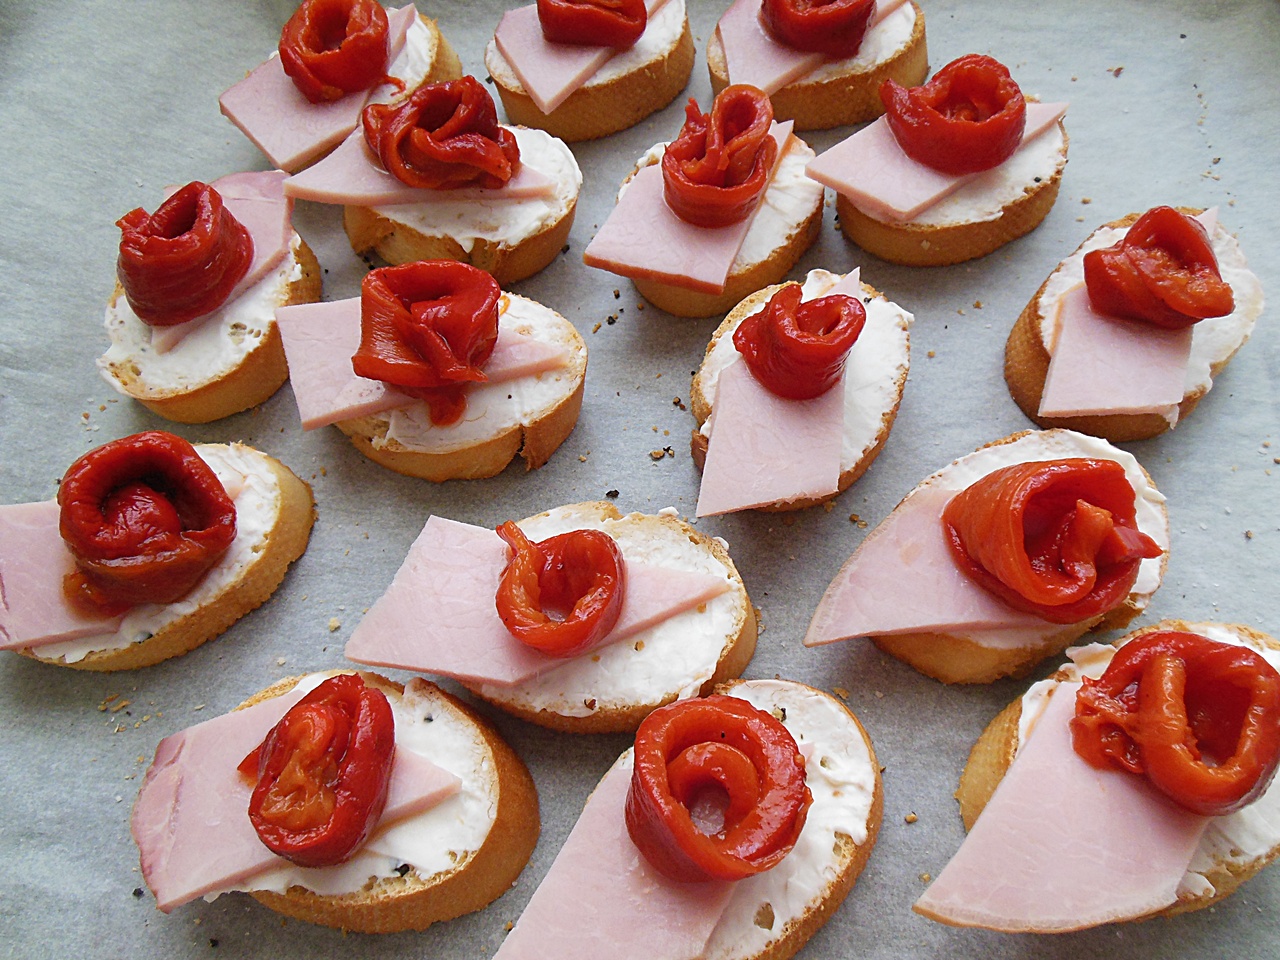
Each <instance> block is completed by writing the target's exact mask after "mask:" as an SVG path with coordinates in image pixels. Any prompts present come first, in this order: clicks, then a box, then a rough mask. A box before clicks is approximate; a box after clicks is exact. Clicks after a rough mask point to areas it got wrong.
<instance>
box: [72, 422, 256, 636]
mask: <svg viewBox="0 0 1280 960" xmlns="http://www.w3.org/2000/svg"><path fill="white" fill-rule="evenodd" d="M58 504H59V506H60V507H61V512H60V515H59V532H60V533H61V534H62V539H63V540H64V541H65V542H66V544H67V548H68V549H69V550H70V551H71V553H72V555H73V556H74V557H75V561H76V570H75V572H74V573H71V574H69V575H68V576H67V579H66V582H65V584H64V589H65V590H66V593H67V596H68V598H69V599H71V600H72V601H73V602H74V603H77V604H80V605H82V606H85V607H86V608H88V609H91V610H98V611H101V612H104V613H108V614H113V613H118V612H120V611H121V610H123V609H127V608H128V607H130V606H133V605H134V604H139V603H172V602H173V601H175V600H178V599H181V598H182V597H183V596H185V595H186V594H187V593H188V592H189V591H190V590H191V588H192V587H194V586H195V585H196V584H197V583H198V582H199V581H200V578H201V577H203V576H204V575H205V573H206V572H208V570H209V568H211V567H212V566H213V565H214V564H215V563H217V562H218V561H219V560H220V559H221V558H222V555H223V554H224V553H226V552H227V548H228V547H230V546H231V542H232V541H233V540H234V539H235V537H236V508H235V504H234V503H232V502H231V498H230V497H228V496H227V492H226V490H224V489H223V486H222V483H221V482H220V481H219V480H218V476H217V474H215V473H214V472H213V470H212V469H210V467H209V465H208V464H206V463H205V462H204V461H203V460H201V459H200V455H199V454H197V453H196V451H195V448H193V447H192V446H191V444H189V443H188V442H187V441H186V440H183V439H182V438H181V437H177V436H174V435H173V434H171V433H163V432H161V431H159V430H153V431H150V432H148V433H138V434H134V435H133V436H131V437H124V438H122V439H120V440H113V441H112V442H111V443H107V444H104V445H103V446H101V447H98V448H97V449H96V450H91V451H89V452H88V453H86V454H85V455H84V456H83V457H81V458H80V459H79V460H77V461H76V462H75V463H73V464H72V465H71V466H70V467H68V468H67V472H66V474H65V475H64V476H63V478H62V484H61V486H60V487H59V488H58Z"/></svg>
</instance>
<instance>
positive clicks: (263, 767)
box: [238, 673, 396, 867]
mask: <svg viewBox="0 0 1280 960" xmlns="http://www.w3.org/2000/svg"><path fill="white" fill-rule="evenodd" d="M395 748H396V727H395V717H394V716H393V715H392V713H391V704H390V703H388V702H387V697H386V695H385V694H384V693H383V692H382V691H381V690H378V689H376V688H375V687H371V686H369V685H367V684H366V683H365V682H364V680H363V678H361V677H360V676H359V675H357V674H354V673H343V674H339V675H338V676H336V677H330V678H329V679H328V680H325V681H324V682H323V683H322V684H320V685H319V686H318V687H316V688H315V689H314V690H312V691H311V692H310V693H308V694H307V695H306V696H304V697H303V698H302V699H301V700H299V701H298V702H297V703H296V704H294V706H293V707H292V708H291V709H290V710H289V712H288V713H286V714H285V715H284V717H283V718H282V719H281V720H280V722H279V723H277V724H276V725H275V726H274V727H272V728H271V732H270V733H268V734H267V736H266V738H265V739H264V740H263V741H262V743H261V744H259V745H258V746H257V747H255V748H254V750H253V751H252V752H251V753H250V754H249V755H248V756H247V757H245V758H244V760H242V761H241V762H240V766H239V767H238V769H239V771H240V772H241V773H242V774H244V775H245V776H246V777H248V778H249V779H250V780H252V781H254V783H255V786H254V788H253V794H252V795H251V796H250V798H249V820H250V822H251V823H252V824H253V829H254V830H255V831H257V834H258V837H259V839H261V840H262V842H263V844H265V845H266V847H267V849H269V850H270V851H271V852H272V853H274V854H277V855H279V856H281V857H284V858H285V859H287V860H291V861H293V862H294V863H296V864H299V865H300V866H304V867H330V866H333V865H334V864H337V863H343V862H344V861H346V860H348V859H350V857H351V855H352V854H353V853H355V852H356V850H358V849H359V847H360V845H361V844H362V843H364V841H365V840H366V839H367V838H368V836H369V834H370V832H371V831H372V830H373V828H374V827H375V826H376V825H377V823H378V818H379V817H381V816H382V810H383V808H384V807H385V806H386V803H387V789H388V787H389V786H390V785H391V765H392V761H393V760H394V759H395Z"/></svg>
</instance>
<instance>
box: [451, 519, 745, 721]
mask: <svg viewBox="0 0 1280 960" xmlns="http://www.w3.org/2000/svg"><path fill="white" fill-rule="evenodd" d="M519 525H520V528H521V529H522V530H523V531H524V532H525V535H526V536H528V537H529V539H530V540H534V541H537V540H545V539H546V538H547V537H551V536H555V535H556V534H558V533H562V532H565V531H568V530H578V529H583V528H587V529H598V530H604V531H605V532H606V533H608V534H610V535H611V536H612V537H613V538H614V539H615V540H617V542H618V545H619V547H620V548H621V549H622V553H623V556H631V557H636V558H638V559H642V560H644V561H645V562H648V563H654V564H661V565H663V566H667V567H671V568H674V569H678V570H690V571H696V572H701V573H710V574H714V575H717V576H723V577H724V578H725V579H726V580H727V581H728V583H729V589H728V590H727V591H726V592H725V593H722V594H720V595H719V596H717V597H714V598H713V599H711V600H709V601H707V602H706V603H705V604H702V605H700V606H699V607H697V608H695V609H693V610H688V611H686V612H685V613H681V614H678V615H676V616H674V617H671V618H670V619H669V620H666V621H664V622H662V623H659V624H657V625H656V626H653V627H650V628H649V629H648V630H644V631H641V632H640V633H638V634H636V635H635V636H633V637H630V638H628V639H627V640H624V641H621V642H619V643H615V644H611V645H609V646H605V647H602V648H600V649H598V650H596V651H595V652H594V653H592V654H590V655H587V656H583V657H578V658H575V659H573V660H569V661H567V662H566V663H565V664H564V665H562V666H559V667H557V668H555V669H554V670H550V671H548V672H546V673H544V674H542V675H540V676H538V677H535V678H534V679H532V680H530V681H527V682H526V683H523V684H520V685H518V686H515V687H500V686H497V685H494V684H489V683H481V684H469V685H467V686H468V689H470V690H471V691H472V692H473V693H475V694H476V695H477V696H480V697H483V698H484V699H485V700H488V701H489V702H490V703H492V704H494V705H495V706H498V707H501V708H502V709H503V710H506V711H507V712H508V713H511V714H514V715H515V716H517V717H520V718H521V719H523V720H528V721H530V722H532V723H536V724H539V725H540V726H544V727H549V728H551V729H553V730H563V731H566V732H568V733H620V732H624V731H631V730H634V729H635V728H636V727H638V726H639V725H640V721H641V720H643V719H644V718H645V717H647V716H648V715H649V714H650V713H651V712H652V711H653V710H655V709H656V708H658V707H660V706H662V705H663V704H664V703H670V702H671V701H672V700H678V699H680V698H682V697H690V696H698V695H700V694H705V693H708V692H710V690H711V688H712V687H714V686H715V685H716V684H717V683H720V682H722V681H724V680H728V679H730V678H732V677H736V676H738V675H739V674H741V673H742V671H743V670H744V669H745V668H746V666H747V664H748V663H749V662H750V660H751V656H752V654H753V653H755V647H756V615H755V609H754V608H753V607H752V605H751V600H750V598H749V597H748V596H747V589H746V587H745V586H744V585H743V583H742V577H741V576H740V575H739V574H738V570H737V568H736V567H735V566H734V565H733V560H732V559H730V557H729V550H728V548H727V547H726V546H725V544H724V541H722V540H719V539H713V538H712V537H708V536H707V535H706V534H704V533H701V532H699V531H698V530H695V529H694V528H693V527H692V526H690V525H689V524H688V523H685V522H684V521H683V520H680V519H679V518H677V517H676V516H674V515H667V514H665V513H663V514H658V515H656V516H653V515H646V514H642V513H631V514H627V515H626V516H625V517H624V516H622V514H620V513H619V512H618V510H617V509H616V508H615V507H614V506H613V504H611V503H604V502H596V503H575V504H569V505H568V506H564V507H557V508H555V509H554V510H549V511H547V512H546V513H540V514H538V515H537V516H535V517H529V518H528V519H526V520H521V521H519Z"/></svg>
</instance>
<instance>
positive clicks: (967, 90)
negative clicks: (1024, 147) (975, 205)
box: [880, 53, 1027, 176]
mask: <svg viewBox="0 0 1280 960" xmlns="http://www.w3.org/2000/svg"><path fill="white" fill-rule="evenodd" d="M880 99H881V100H882V101H883V102H884V107H885V118H886V120H887V122H888V124H889V129H890V130H892V131H893V136H894V139H895V140H897V141H898V146H900V147H901V148H902V152H903V153H905V154H906V155H907V156H909V157H910V158H911V159H912V160H915V161H917V162H918V163H923V164H924V165H925V166H927V167H932V168H933V169H935V170H939V171H941V172H943V173H948V174H952V175H955V176H962V175H964V174H969V173H980V172H981V171H983V170H990V169H991V168H992V167H997V166H999V165H1000V164H1002V163H1004V162H1005V161H1006V160H1008V159H1009V158H1010V157H1011V156H1013V154H1014V151H1015V150H1017V149H1018V146H1019V144H1021V143H1022V133H1023V131H1024V130H1025V129H1026V125H1027V101H1026V98H1025V97H1024V96H1023V95H1022V91H1021V90H1020V89H1019V88H1018V84H1017V83H1016V82H1015V81H1014V79H1013V77H1012V76H1010V74H1009V70H1008V68H1006V67H1005V65H1004V64H1002V63H1001V62H1000V61H998V60H995V59H993V58H991V57H987V56H983V55H981V54H976V53H970V54H967V55H965V56H963V57H960V58H959V59H958V60H953V61H951V62H950V63H949V64H947V65H946V66H945V67H943V68H942V69H941V70H939V71H938V72H937V73H936V74H934V75H933V78H932V79H931V80H930V81H929V82H928V83H926V84H924V85H923V86H920V87H910V88H907V87H903V86H902V85H901V84H899V83H898V82H897V81H896V80H886V81H885V82H884V83H883V84H881V85H880Z"/></svg>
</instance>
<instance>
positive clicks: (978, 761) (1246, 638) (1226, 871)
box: [956, 620, 1280, 919]
mask: <svg viewBox="0 0 1280 960" xmlns="http://www.w3.org/2000/svg"><path fill="white" fill-rule="evenodd" d="M1160 630H1185V631H1187V632H1190V633H1199V634H1202V635H1204V636H1208V637H1209V638H1210V639H1213V640H1226V639H1229V638H1231V637H1234V638H1235V640H1236V642H1239V643H1241V644H1243V645H1245V646H1248V647H1251V648H1253V649H1254V650H1257V651H1258V652H1260V653H1264V654H1266V655H1267V658H1268V660H1270V661H1271V663H1272V665H1280V643H1277V642H1276V640H1275V639H1274V638H1272V637H1270V636H1268V635H1266V634H1264V633H1261V632H1260V631H1257V630H1254V629H1253V628H1251V627H1246V626H1242V625H1239V624H1223V623H1188V622H1186V621H1184V620H1161V621H1160V622H1159V623H1156V624H1152V625H1151V626H1148V627H1143V628H1142V629H1140V630H1135V631H1134V632H1133V633H1131V634H1129V635H1128V636H1126V637H1122V638H1121V639H1119V640H1117V641H1116V642H1115V646H1116V647H1120V646H1123V645H1124V644H1126V643H1128V642H1129V641H1130V640H1134V639H1136V638H1138V637H1141V636H1142V635H1143V634H1146V633H1153V632H1156V631H1160ZM1113 652H1114V651H1113V650H1112V649H1111V648H1109V647H1106V646H1104V645H1101V644H1094V645H1091V646H1089V647H1086V648H1083V651H1082V653H1083V654H1085V655H1088V660H1087V661H1086V662H1087V663H1088V665H1089V666H1090V668H1091V669H1090V671H1089V675H1090V676H1097V675H1099V674H1100V673H1101V671H1102V670H1104V669H1105V668H1106V664H1107V663H1109V662H1110V659H1111V653H1113ZM1082 659H1083V658H1082ZM1086 662H1082V663H1081V664H1080V665H1079V666H1077V664H1075V663H1068V664H1066V665H1065V666H1064V667H1063V668H1062V669H1060V670H1059V671H1058V672H1057V673H1055V674H1053V676H1051V677H1050V678H1049V681H1046V682H1052V681H1061V680H1071V679H1078V678H1079V677H1080V675H1081V668H1082V667H1084V666H1085V665H1086ZM1278 668H1280V667H1278ZM1037 687H1039V685H1037ZM1042 696H1043V691H1037V689H1036V688H1033V689H1032V691H1030V692H1028V693H1027V695H1025V696H1023V697H1020V698H1019V699H1017V700H1014V701H1013V702H1012V703H1010V704H1009V705H1008V706H1007V707H1005V709H1004V710H1002V711H1001V712H1000V713H999V714H997V715H996V717H995V719H993V720H992V721H991V723H989V724H988V725H987V727H986V729H985V730H983V732H982V735H981V736H980V737H979V738H978V740H977V741H976V742H975V743H974V745H973V749H972V750H971V751H970V752H969V760H968V762H967V763H966V764H965V768H964V770H963V772H962V773H961V775H960V786H959V788H958V789H957V790H956V800H958V801H959V803H960V815H961V817H962V818H963V820H964V827H965V830H970V829H972V828H973V824H974V822H975V821H977V819H978V816H979V814H981V813H982V811H983V809H984V808H985V807H986V805H987V801H988V800H990V799H991V795H992V794H993V793H994V792H995V789H996V787H997V786H998V785H999V783H1000V781H1001V780H1002V779H1003V778H1004V775H1005V772H1006V771H1007V770H1008V769H1009V764H1011V763H1012V762H1013V758H1014V756H1015V755H1016V754H1017V752H1018V744H1019V730H1020V729H1022V728H1023V723H1022V721H1023V712H1024V710H1027V711H1030V710H1033V709H1035V708H1036V706H1037V704H1039V705H1042V704H1043V700H1042V699H1040V697H1042ZM1261 805H1265V810H1266V812H1265V813H1264V812H1263V807H1262V806H1261ZM1251 807H1256V808H1257V809H1256V810H1254V812H1253V814H1252V815H1251V814H1250V813H1249V811H1250V809H1251V808H1249V807H1247V808H1245V810H1242V811H1240V812H1238V813H1236V814H1232V815H1231V816H1230V817H1221V818H1215V819H1214V821H1211V823H1210V825H1209V829H1208V830H1207V831H1206V833H1205V836H1204V839H1203V840H1201V843H1200V847H1199V850H1198V851H1197V853H1196V856H1195V858H1194V859H1193V860H1192V862H1191V870H1190V871H1189V872H1194V873H1196V874H1198V875H1199V876H1201V877H1203V878H1204V880H1206V881H1208V887H1207V888H1206V887H1205V885H1204V884H1202V883H1197V884H1194V885H1189V886H1188V885H1186V884H1184V887H1186V889H1184V890H1183V891H1182V892H1180V894H1179V897H1178V902H1177V903H1175V904H1173V905H1172V906H1169V907H1167V908H1166V909H1164V910H1161V911H1160V912H1159V913H1158V914H1153V915H1154V916H1174V915H1176V914H1179V913H1187V912H1189V911H1192V910H1201V909H1203V908H1204V907H1208V906H1212V905H1213V904H1215V903H1217V902H1218V901H1219V900H1222V899H1223V898H1225V897H1227V896H1230V895H1231V894H1232V893H1234V892H1235V890H1236V888H1237V887H1239V886H1240V885H1241V884H1242V883H1244V882H1245V881H1246V880H1248V879H1249V878H1251V877H1253V876H1254V875H1255V874H1257V873H1258V872H1259V871H1260V870H1261V869H1262V868H1263V867H1265V866H1267V864H1269V863H1271V862H1272V861H1274V860H1276V859H1277V858H1280V829H1277V827H1276V824H1277V823H1280V820H1278V819H1277V818H1276V815H1275V814H1276V811H1277V810H1278V809H1280V787H1277V786H1276V785H1275V784H1273V785H1272V787H1271V789H1270V790H1268V791H1267V793H1266V794H1264V795H1263V796H1262V797H1260V798H1259V799H1258V800H1256V801H1254V804H1253V805H1251ZM1246 816H1249V823H1250V824H1251V825H1253V827H1254V829H1253V830H1251V831H1250V833H1251V838H1250V842H1251V844H1252V846H1251V847H1249V848H1248V849H1241V848H1240V846H1238V845H1237V842H1236V841H1235V840H1233V838H1232V836H1231V834H1230V833H1229V832H1228V831H1227V830H1226V829H1221V830H1220V829H1218V828H1217V826H1216V825H1217V824H1218V823H1219V821H1228V820H1233V819H1236V820H1239V819H1240V818H1243V817H1246ZM1259 817H1261V819H1258V818H1259ZM1135 828H1136V829H1140V827H1139V826H1137V825H1135ZM1237 832H1238V831H1237ZM1134 919H1141V918H1137V917H1135V918H1134Z"/></svg>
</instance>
